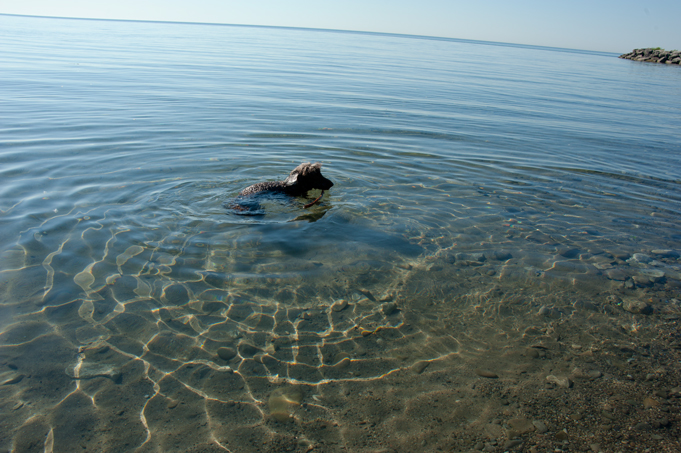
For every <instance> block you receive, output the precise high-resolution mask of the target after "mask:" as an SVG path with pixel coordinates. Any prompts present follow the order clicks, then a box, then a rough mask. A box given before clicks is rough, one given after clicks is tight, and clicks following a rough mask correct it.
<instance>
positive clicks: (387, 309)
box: [381, 302, 397, 316]
mask: <svg viewBox="0 0 681 453" xmlns="http://www.w3.org/2000/svg"><path fill="white" fill-rule="evenodd" d="M381 311H382V312H383V314H384V315H385V316H390V315H392V314H393V313H395V312H396V311H397V304H396V303H395V302H386V303H384V304H383V305H381Z"/></svg>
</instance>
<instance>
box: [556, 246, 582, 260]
mask: <svg viewBox="0 0 681 453" xmlns="http://www.w3.org/2000/svg"><path fill="white" fill-rule="evenodd" d="M558 254H559V255H560V256H562V257H563V258H567V259H573V258H577V256H578V255H579V249H574V248H573V249H571V248H565V249H560V250H558Z"/></svg>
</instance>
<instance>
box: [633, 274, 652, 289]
mask: <svg viewBox="0 0 681 453" xmlns="http://www.w3.org/2000/svg"><path fill="white" fill-rule="evenodd" d="M631 279H632V280H633V281H634V283H636V286H638V287H639V288H647V287H648V286H651V285H652V284H653V282H651V281H650V278H648V276H647V275H634V276H633V277H631Z"/></svg>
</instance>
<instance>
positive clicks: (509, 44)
mask: <svg viewBox="0 0 681 453" xmlns="http://www.w3.org/2000/svg"><path fill="white" fill-rule="evenodd" d="M0 16H12V17H32V18H38V19H66V20H96V21H106V22H139V23H150V24H173V25H211V26H223V27H251V28H278V29H285V30H308V31H317V32H332V33H354V34H365V35H384V36H393V37H397V38H409V39H428V40H437V41H453V42H467V43H472V44H481V45H489V46H505V47H534V48H537V49H539V50H547V51H559V52H575V53H590V54H596V55H605V54H607V55H619V53H618V52H609V51H605V50H587V49H573V48H569V47H553V46H540V45H537V44H521V43H512V42H501V41H483V40H478V39H466V38H450V37H446V36H430V35H413V34H408V33H391V32H381V31H366V30H344V29H339V28H315V27H293V26H290V25H254V24H228V23H223V22H183V21H173V20H149V19H110V18H97V17H69V16H40V15H33V14H11V13H0Z"/></svg>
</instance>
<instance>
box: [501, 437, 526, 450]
mask: <svg viewBox="0 0 681 453" xmlns="http://www.w3.org/2000/svg"><path fill="white" fill-rule="evenodd" d="M522 444H523V441H522V440H520V439H513V440H507V441H506V443H504V450H511V449H514V448H520V446H521V445H522Z"/></svg>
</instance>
